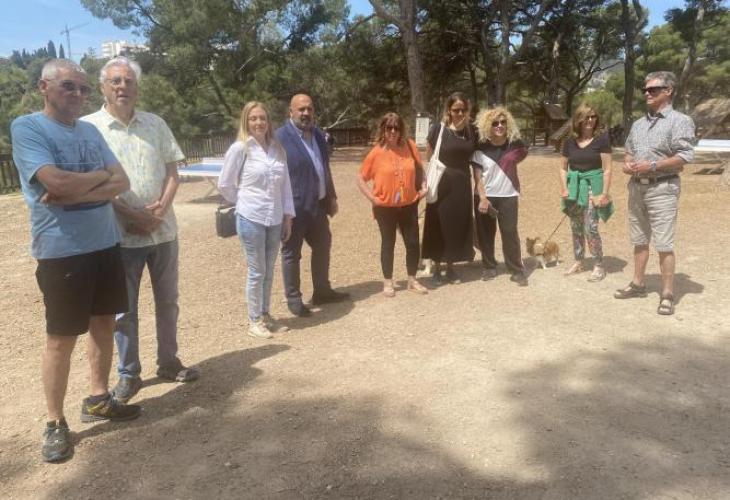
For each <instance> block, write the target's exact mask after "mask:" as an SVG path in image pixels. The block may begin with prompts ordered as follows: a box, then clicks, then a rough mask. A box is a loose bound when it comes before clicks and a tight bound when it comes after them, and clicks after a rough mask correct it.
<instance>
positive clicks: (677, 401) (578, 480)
mask: <svg viewBox="0 0 730 500" xmlns="http://www.w3.org/2000/svg"><path fill="white" fill-rule="evenodd" d="M364 154H365V150H364V149H345V150H340V151H337V152H336V153H335V157H334V163H333V172H334V178H335V183H336V185H337V188H338V192H339V200H340V203H339V205H340V213H339V214H338V215H337V216H336V217H335V218H334V219H333V220H332V233H333V242H334V243H333V251H332V265H331V276H332V279H333V284H334V286H336V287H338V288H340V289H343V290H347V291H349V292H350V293H351V294H352V298H353V300H352V302H347V303H342V304H336V305H330V306H326V307H322V308H321V309H317V310H316V313H315V314H314V315H313V317H311V318H308V319H299V318H293V317H291V316H290V315H289V313H288V311H287V310H286V307H285V304H284V303H283V302H282V301H281V298H282V290H281V279H280V274H279V272H278V270H277V274H276V282H275V288H274V297H275V304H274V311H273V312H274V314H275V315H277V316H279V317H281V318H283V320H284V321H285V322H286V323H287V324H288V325H289V326H290V327H291V328H292V330H291V332H289V333H285V334H280V335H277V336H276V337H275V338H274V339H272V340H271V341H261V340H256V339H253V338H251V337H248V336H246V335H245V329H246V321H247V320H246V316H245V299H244V294H243V288H244V279H245V265H244V261H243V257H242V252H241V249H240V245H239V243H238V241H237V240H236V239H235V238H232V239H228V240H221V239H219V238H217V237H216V236H215V233H214V227H213V212H214V209H215V206H216V205H215V198H214V197H206V196H205V195H206V193H207V192H208V188H209V185H208V184H207V183H206V182H205V181H203V180H198V181H192V182H185V183H184V184H183V185H182V187H181V190H180V193H179V196H178V198H177V201H176V205H175V210H176V212H177V217H178V220H179V224H180V235H179V237H180V244H181V255H180V276H181V283H180V292H181V297H180V305H181V316H180V332H179V339H180V353H181V357H182V359H183V360H184V361H185V362H186V363H190V364H196V365H198V366H199V367H200V368H201V370H202V378H201V379H200V380H199V381H197V382H195V383H191V384H189V385H183V384H170V383H162V381H161V380H159V379H157V378H156V377H155V334H154V313H153V307H152V298H151V292H150V287H149V283H148V282H145V283H144V284H143V292H142V295H141V304H140V308H141V311H140V314H141V318H142V319H141V337H142V339H141V351H142V361H143V373H142V375H143V377H144V379H145V386H144V388H143V389H142V391H141V392H140V394H139V395H138V396H137V397H136V398H135V399H134V400H133V401H134V402H135V403H139V404H141V405H142V406H143V407H144V414H143V415H142V417H141V418H139V419H138V420H136V421H133V422H131V423H119V424H114V423H100V424H95V425H90V424H82V423H80V421H79V408H80V401H81V399H82V398H83V397H84V396H85V395H86V391H87V365H86V362H85V357H84V349H83V342H82V343H80V344H79V346H78V347H77V350H76V351H75V354H74V359H73V366H72V372H71V377H70V382H69V390H68V397H67V402H66V407H67V417H68V420H69V423H70V425H71V429H72V431H73V433H74V439H75V442H76V451H75V456H74V457H73V459H71V460H70V461H68V462H66V463H64V464H60V465H48V464H44V463H43V462H42V461H41V458H40V444H41V432H42V430H43V426H44V421H45V415H44V414H45V405H44V400H43V397H42V387H41V380H40V369H39V366H40V355H41V351H42V346H43V343H44V333H43V332H44V317H43V307H42V301H41V296H40V293H39V291H38V289H37V286H36V283H35V278H34V271H35V263H34V261H33V259H31V257H30V256H29V251H28V249H29V238H30V236H29V229H28V213H27V210H26V209H25V206H24V204H23V201H22V198H21V196H20V195H19V194H13V195H7V196H2V197H0V216H1V217H2V224H0V254H1V255H2V259H1V261H0V272H1V274H2V276H3V278H4V279H3V280H2V281H1V282H0V292H1V294H2V306H1V309H0V312H1V314H0V350H1V351H2V352H4V353H5V354H4V356H2V358H1V359H0V401H1V404H0V484H1V485H2V486H1V488H0V497H3V498H17V499H28V498H43V499H56V498H58V499H76V498H79V499H86V498H88V499H92V498H120V497H121V498H134V499H153V498H170V499H211V498H252V499H259V498H266V499H269V498H271V499H291V498H317V499H320V498H332V499H339V498H362V499H370V498H375V499H381V498H382V499H389V498H392V499H421V498H429V499H430V498H454V499H457V498H458V499H460V498H475V499H541V500H559V499H607V500H608V499H611V500H616V499H630V500H634V499H636V500H638V499H727V498H730V433H728V429H730V394H729V393H728V385H727V373H728V372H730V344H729V343H728V336H729V334H730V322H729V321H728V320H729V317H728V310H730V307H729V306H730V301H729V300H728V285H729V284H730V283H729V278H730V273H728V258H727V253H728V249H730V231H729V230H728V229H729V228H728V213H727V211H728V205H727V201H728V197H729V196H730V194H729V193H728V192H727V191H718V190H717V189H716V185H717V176H713V175H701V174H699V173H698V172H701V171H702V169H703V168H705V167H707V166H708V165H709V164H698V165H691V166H689V167H687V168H686V169H685V172H684V174H683V178H682V195H681V208H680V212H679V219H680V222H679V234H678V245H677V255H678V262H677V280H676V283H677V298H678V304H677V312H676V314H675V315H674V316H671V317H661V316H658V315H657V314H656V306H657V304H658V295H657V293H656V291H657V288H658V282H659V276H658V264H657V259H656V254H655V253H654V252H652V259H651V262H650V265H649V276H648V286H649V288H650V289H651V290H652V293H651V294H650V295H649V297H648V298H646V299H635V300H629V301H617V300H615V299H613V298H612V297H611V295H612V292H613V290H614V289H616V288H618V287H621V286H623V285H625V284H626V283H627V282H628V281H629V279H630V277H631V274H630V273H631V271H632V267H633V266H632V264H631V263H630V260H631V258H632V257H631V248H630V246H629V244H628V242H627V236H626V233H627V231H626V222H625V219H626V187H625V178H624V176H623V174H621V173H620V171H619V172H617V173H616V180H615V182H614V186H613V190H612V193H613V195H614V199H615V201H616V204H617V212H616V214H615V216H614V218H613V219H611V220H610V221H609V222H608V224H605V225H604V224H602V234H603V236H604V248H605V254H606V256H607V257H606V264H607V268H608V276H607V278H606V279H605V280H604V281H602V282H600V283H589V282H587V281H586V278H587V275H588V273H584V274H581V275H577V276H571V277H565V276H563V272H564V270H565V269H566V268H567V266H568V265H570V263H571V262H572V255H571V250H570V230H569V227H568V224H567V223H565V224H563V226H561V228H560V229H559V230H558V233H557V235H556V241H558V243H559V244H560V247H561V253H562V257H563V263H562V264H561V265H560V266H558V267H557V268H552V269H547V270H541V269H533V268H534V266H535V263H534V262H533V261H532V260H531V259H526V262H527V264H528V266H529V267H530V276H529V279H530V285H529V286H528V287H527V288H519V287H517V286H515V285H514V284H513V283H511V282H510V281H509V279H508V275H507V274H504V273H502V274H500V275H499V277H498V278H497V279H496V280H494V281H493V282H489V283H485V282H482V281H480V280H479V267H478V265H477V264H476V263H471V264H464V265H461V266H459V268H458V271H460V273H461V274H462V275H463V276H464V278H465V280H464V283H461V284H458V285H449V286H445V287H442V288H439V289H436V290H432V291H431V292H430V293H429V294H428V295H427V296H423V297H421V296H416V295H414V294H411V293H408V292H406V291H405V290H404V289H403V285H404V281H401V282H400V286H401V288H400V289H399V290H398V293H397V295H396V297H395V298H392V299H388V298H385V297H383V296H381V295H380V293H379V292H380V291H381V282H380V278H381V275H380V269H379V257H378V256H379V245H380V238H379V235H378V231H377V228H376V224H375V222H374V220H373V219H372V217H371V215H370V210H369V208H368V205H367V203H366V202H365V200H364V198H363V197H362V196H361V195H360V193H359V192H358V191H357V189H356V187H355V184H354V182H353V178H354V174H355V172H356V170H357V168H358V166H359V162H360V161H361V159H362V158H363V156H364ZM619 158H620V157H619V156H618V155H617V156H616V159H619ZM617 166H618V165H617ZM557 168H558V157H557V156H556V155H555V154H554V153H551V152H550V151H548V150H546V149H542V150H541V149H538V150H536V151H534V152H533V153H532V155H531V156H530V157H528V159H527V160H526V161H525V162H524V163H523V164H522V165H521V167H520V175H521V180H522V189H523V198H522V201H521V207H520V208H521V216H520V232H521V236H522V238H523V241H524V237H526V236H542V237H543V238H545V237H546V236H547V235H548V234H549V233H550V232H551V231H552V230H553V228H555V226H556V224H557V223H558V222H559V221H560V219H561V213H560V212H559V205H558V198H557V174H556V172H557ZM307 256H308V254H307ZM307 256H305V259H304V261H303V276H304V278H305V279H304V292H305V295H306V296H308V295H309V293H310V292H311V282H310V281H308V278H309V272H308V269H309V265H308V258H307ZM396 277H398V278H400V279H401V280H404V279H405V258H404V253H403V249H402V245H401V243H400V242H399V246H398V249H397V253H396ZM424 284H429V283H428V280H425V279H424ZM723 290H724V292H723ZM115 382H116V376H115V375H112V384H113V383H115Z"/></svg>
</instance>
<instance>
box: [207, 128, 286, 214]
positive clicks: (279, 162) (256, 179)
mask: <svg viewBox="0 0 730 500" xmlns="http://www.w3.org/2000/svg"><path fill="white" fill-rule="evenodd" d="M218 190H219V191H220V192H221V194H222V195H223V197H224V198H225V199H226V200H228V201H229V202H231V203H235V204H236V213H237V214H238V215H240V216H241V217H245V218H246V219H248V220H250V221H252V222H256V223H257V224H262V225H264V226H267V227H270V226H278V225H279V224H281V222H282V220H283V219H284V216H285V215H289V216H291V217H294V215H295V212H294V199H293V197H292V191H291V182H290V181H289V169H288V168H287V166H286V153H284V150H283V149H282V148H281V146H279V145H278V144H277V143H275V142H272V143H271V145H270V146H269V150H268V151H266V150H265V149H264V148H262V147H261V145H260V144H259V143H258V141H256V139H254V138H253V137H249V138H248V140H247V141H246V143H245V144H244V143H243V142H241V141H236V142H234V143H233V144H232V145H231V147H230V148H228V151H226V156H225V158H224V159H223V169H222V170H221V175H220V177H218Z"/></svg>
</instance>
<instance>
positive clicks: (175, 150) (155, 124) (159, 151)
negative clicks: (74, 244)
mask: <svg viewBox="0 0 730 500" xmlns="http://www.w3.org/2000/svg"><path fill="white" fill-rule="evenodd" d="M81 119H82V120H84V121H87V122H89V123H92V124H93V125H95V126H96V128H98V129H99V131H100V132H101V135H102V136H104V139H105V140H106V142H107V144H109V148H110V149H111V150H112V152H113V153H114V155H115V156H116V157H117V159H118V160H119V163H121V164H122V167H124V171H125V172H126V174H127V177H129V184H130V189H129V191H127V192H125V193H122V194H120V195H119V198H121V199H122V200H123V201H125V202H126V203H127V204H128V205H129V206H130V207H133V208H143V207H145V206H147V205H150V204H152V203H154V202H155V201H157V200H159V199H160V196H162V189H163V187H164V182H165V178H166V176H167V167H166V164H167V163H173V162H177V161H182V160H184V159H185V155H184V154H183V152H182V150H180V146H178V144H177V141H175V137H173V135H172V131H171V130H170V128H169V127H168V126H167V124H166V123H165V120H163V119H162V118H160V117H159V116H157V115H155V114H152V113H147V112H144V111H135V112H134V116H133V117H132V120H131V121H130V122H129V125H125V124H124V123H122V122H121V121H119V120H117V119H116V118H114V117H113V116H112V115H111V114H109V112H108V111H107V110H106V109H105V108H104V107H102V108H101V109H100V110H99V111H97V112H96V113H92V114H90V115H87V116H84V117H83V118H81ZM117 219H118V220H119V226H120V229H121V230H122V246H123V247H125V248H139V247H146V246H151V245H158V244H160V243H166V242H168V241H172V240H174V239H175V238H177V221H176V219H175V212H174V211H173V208H172V206H170V208H169V209H168V210H167V213H165V216H164V217H163V221H162V224H160V226H159V227H158V228H157V229H156V230H155V231H153V232H152V233H150V234H148V235H140V234H131V233H129V232H127V231H126V229H125V228H126V226H127V221H126V220H125V219H124V217H123V216H121V215H120V214H119V213H117Z"/></svg>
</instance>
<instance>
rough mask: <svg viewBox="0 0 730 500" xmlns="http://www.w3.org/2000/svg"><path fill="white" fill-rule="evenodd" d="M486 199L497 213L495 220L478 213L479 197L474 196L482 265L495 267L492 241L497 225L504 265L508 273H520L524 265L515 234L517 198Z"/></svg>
mask: <svg viewBox="0 0 730 500" xmlns="http://www.w3.org/2000/svg"><path fill="white" fill-rule="evenodd" d="M487 199H488V200H489V203H491V204H492V206H493V207H494V208H496V209H497V210H498V211H499V215H497V218H496V219H495V218H493V217H491V216H490V215H487V214H483V213H481V212H479V209H478V206H479V197H477V196H474V218H475V220H476V226H477V239H478V240H479V248H480V249H481V251H482V263H483V264H484V267H486V268H488V269H494V268H495V267H497V259H495V257H494V240H495V236H496V234H497V225H499V234H500V236H501V237H502V254H503V255H504V263H505V265H506V266H507V269H508V270H509V271H510V272H513V273H516V272H521V271H523V270H524V265H523V264H522V251H521V247H520V235H519V234H518V232H517V212H518V208H519V197H518V196H510V197H506V198H497V197H494V198H491V197H488V198H487Z"/></svg>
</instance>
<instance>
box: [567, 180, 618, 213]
mask: <svg viewBox="0 0 730 500" xmlns="http://www.w3.org/2000/svg"><path fill="white" fill-rule="evenodd" d="M567 181H568V197H567V198H564V199H562V200H561V202H560V205H561V209H562V211H563V213H566V214H567V213H568V212H569V209H570V207H571V206H572V205H573V204H574V203H577V204H578V206H579V207H581V208H585V207H587V206H588V193H589V192H592V193H594V194H595V195H596V196H598V195H599V194H601V193H603V170H601V169H593V170H588V171H587V172H580V171H578V170H568V176H567ZM589 188H590V189H589ZM595 208H596V211H597V212H598V216H599V217H600V218H601V220H602V221H603V222H606V221H607V220H608V219H610V218H611V215H613V212H614V210H615V209H614V206H613V201H610V202H609V203H608V204H607V205H606V206H605V207H595Z"/></svg>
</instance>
